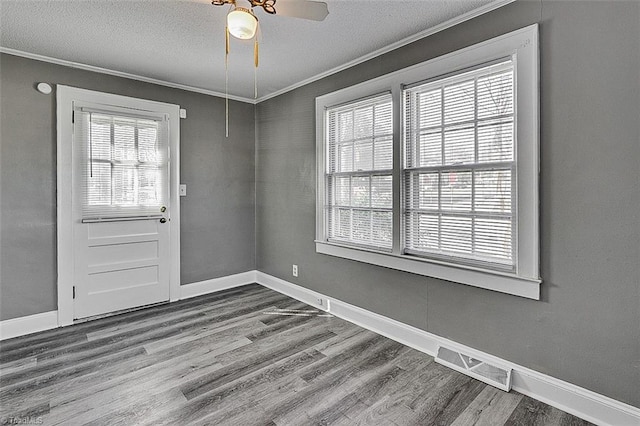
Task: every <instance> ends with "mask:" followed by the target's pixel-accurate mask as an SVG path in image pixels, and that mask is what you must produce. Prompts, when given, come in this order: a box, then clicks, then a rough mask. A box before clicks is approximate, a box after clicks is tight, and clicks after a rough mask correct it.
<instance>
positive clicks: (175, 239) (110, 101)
mask: <svg viewBox="0 0 640 426" xmlns="http://www.w3.org/2000/svg"><path fill="white" fill-rule="evenodd" d="M56 98H57V99H56V101H57V139H58V141H57V155H58V158H57V163H58V165H57V174H58V177H57V179H58V182H57V190H58V191H57V192H58V193H57V202H58V206H57V216H58V217H57V222H58V230H57V234H58V326H65V325H70V324H73V316H74V315H73V313H74V310H73V282H74V276H73V275H74V272H73V271H74V265H73V262H74V259H73V253H74V250H73V249H74V247H73V228H72V227H73V220H72V204H71V203H72V189H73V173H72V171H73V167H72V153H73V147H72V134H73V122H72V120H73V115H72V114H73V103H74V101H77V102H90V103H98V104H103V105H113V106H120V107H122V106H125V107H127V108H133V109H139V110H143V111H155V112H162V113H165V114H167V115H168V116H169V161H170V176H169V181H170V182H169V199H170V202H171V232H170V250H171V260H170V262H171V265H170V269H171V272H170V276H169V286H170V301H171V302H174V301H176V300H179V299H180V198H179V189H180V118H179V111H180V106H179V105H173V104H168V103H164V102H156V101H148V100H144V99H136V98H131V97H128V96H121V95H114V94H110V93H102V92H96V91H93V90H86V89H79V88H76V87H69V86H62V85H57V87H56Z"/></svg>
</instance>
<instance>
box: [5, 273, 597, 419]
mask: <svg viewBox="0 0 640 426" xmlns="http://www.w3.org/2000/svg"><path fill="white" fill-rule="evenodd" d="M0 367H1V374H2V377H1V379H0V404H1V411H0V418H1V420H2V423H3V424H7V423H13V424H15V423H19V422H22V423H25V422H26V421H29V422H31V423H32V424H34V423H40V424H45V425H53V424H64V425H80V424H96V425H119V424H122V425H125V424H126V425H132V424H143V425H159V424H166V425H188V424H211V425H307V424H308V425H325V424H341V425H356V424H362V425H432V424H438V425H449V424H455V425H481V424H484V425H491V426H496V425H502V424H509V425H583V424H587V423H586V422H584V421H582V420H580V419H578V418H576V417H573V416H571V415H569V414H566V413H564V412H562V411H559V410H557V409H555V408H552V407H550V406H548V405H545V404H542V403H540V402H538V401H535V400H533V399H531V398H528V397H526V396H523V395H521V394H518V393H517V392H513V391H512V392H510V393H506V392H503V391H500V390H497V389H495V388H493V387H491V386H488V385H485V384H483V383H481V382H479V381H477V380H474V379H471V378H469V377H467V376H464V375H462V374H459V373H457V372H455V371H452V370H450V369H448V368H446V367H443V366H441V365H439V364H437V363H435V362H434V361H433V358H432V357H430V356H428V355H425V354H423V353H421V352H418V351H415V350H413V349H410V348H408V347H406V346H403V345H401V344H399V343H396V342H394V341H392V340H389V339H387V338H385V337H381V336H379V335H376V334H375V333H372V332H370V331H367V330H364V329H362V328H360V327H358V326H355V325H353V324H350V323H348V322H346V321H343V320H341V319H339V318H335V317H332V316H330V315H327V314H326V313H324V312H321V311H317V310H315V309H314V308H312V307H309V306H307V305H304V304H302V303H300V302H298V301H296V300H293V299H291V298H289V297H286V296H283V295H281V294H279V293H276V292H273V291H271V290H268V289H265V288H263V287H261V286H258V285H250V286H246V287H242V288H239V289H234V290H230V291H226V292H223V293H217V294H213V295H208V296H203V297H198V298H194V299H189V300H184V301H181V302H177V303H173V304H170V305H161V306H156V307H152V308H148V309H144V310H139V311H135V312H129V313H126V314H122V315H118V316H113V317H109V318H103V319H99V320H95V321H91V322H86V323H83V324H77V325H74V326H71V327H67V328H62V329H57V330H51V331H46V332H42V333H38V334H33V335H29V336H24V337H19V338H16V339H11V340H7V341H5V342H2V344H1V349H0Z"/></svg>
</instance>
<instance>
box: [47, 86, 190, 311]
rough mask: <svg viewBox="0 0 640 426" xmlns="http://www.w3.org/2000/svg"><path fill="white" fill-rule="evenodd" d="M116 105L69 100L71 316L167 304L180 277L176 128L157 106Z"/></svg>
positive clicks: (120, 102) (119, 100)
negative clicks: (175, 270) (175, 253)
mask: <svg viewBox="0 0 640 426" xmlns="http://www.w3.org/2000/svg"><path fill="white" fill-rule="evenodd" d="M114 100H115V101H117V102H113V103H99V102H90V101H87V100H86V99H78V97H77V96H76V97H75V98H74V99H73V100H72V102H71V108H72V126H71V127H70V130H71V145H72V149H71V150H70V151H68V152H70V154H71V161H70V163H71V164H70V166H71V170H72V174H71V192H72V194H71V197H70V201H71V206H70V215H69V216H70V220H71V234H72V236H71V257H72V262H71V263H72V272H71V274H70V275H69V276H70V277H71V284H72V292H73V294H72V298H73V301H72V305H73V308H72V310H73V319H81V318H87V317H91V316H95V315H100V314H105V313H110V312H115V311H119V310H123V309H129V308H133V307H139V306H144V305H149V304H153V303H157V302H163V301H168V300H170V298H171V287H172V284H171V280H172V277H175V274H172V270H171V269H172V263H174V262H172V234H173V233H172V227H175V226H179V223H176V222H175V221H174V220H172V219H173V215H172V208H173V207H174V206H173V205H172V204H175V202H174V203H172V198H173V199H174V200H175V197H172V194H171V188H172V176H174V174H173V173H171V168H172V161H171V149H170V148H171V147H170V145H171V144H170V139H171V138H170V133H171V132H170V126H171V125H172V124H176V123H171V122H170V118H171V117H170V114H167V113H166V112H165V111H163V110H162V108H160V109H159V110H154V108H153V106H154V105H153V103H151V104H150V105H149V106H147V107H146V108H145V109H140V108H139V105H136V108H131V107H128V106H127V103H128V102H126V101H127V98H122V97H115V99H114ZM176 107H177V106H176ZM59 143H61V141H59ZM62 143H64V141H62ZM174 186H175V185H174ZM59 288H60V285H59Z"/></svg>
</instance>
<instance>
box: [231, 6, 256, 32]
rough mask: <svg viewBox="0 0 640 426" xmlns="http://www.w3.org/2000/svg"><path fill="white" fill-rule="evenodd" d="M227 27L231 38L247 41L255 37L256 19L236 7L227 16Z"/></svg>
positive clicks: (246, 10) (247, 11) (248, 12)
mask: <svg viewBox="0 0 640 426" xmlns="http://www.w3.org/2000/svg"><path fill="white" fill-rule="evenodd" d="M227 27H228V28H229V33H230V34H231V35H232V36H234V37H236V38H239V39H242V40H248V39H250V38H253V36H255V35H256V29H257V28H258V18H256V17H255V16H254V15H253V13H251V12H250V11H249V10H248V9H244V8H242V7H237V8H235V9H234V10H232V11H231V12H229V14H228V15H227Z"/></svg>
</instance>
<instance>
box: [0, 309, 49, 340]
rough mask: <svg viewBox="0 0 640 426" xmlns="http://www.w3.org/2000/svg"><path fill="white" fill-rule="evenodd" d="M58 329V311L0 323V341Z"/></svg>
mask: <svg viewBox="0 0 640 426" xmlns="http://www.w3.org/2000/svg"><path fill="white" fill-rule="evenodd" d="M56 327H58V311H50V312H43V313H41V314H34V315H28V316H26V317H20V318H12V319H8V320H4V321H0V340H6V339H11V338H13V337H18V336H24V335H26V334H32V333H37V332H38V331H44V330H50V329H52V328H56Z"/></svg>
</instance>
